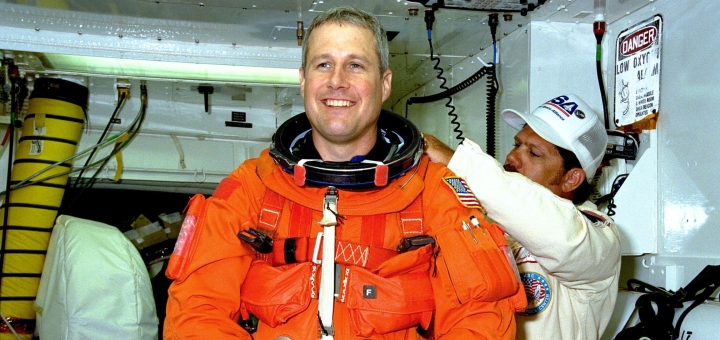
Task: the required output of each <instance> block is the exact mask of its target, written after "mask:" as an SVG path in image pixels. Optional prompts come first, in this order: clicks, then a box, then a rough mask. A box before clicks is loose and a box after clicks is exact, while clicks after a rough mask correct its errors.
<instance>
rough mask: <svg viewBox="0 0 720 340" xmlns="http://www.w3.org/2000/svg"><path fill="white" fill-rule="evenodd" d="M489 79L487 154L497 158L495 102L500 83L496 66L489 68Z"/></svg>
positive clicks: (486, 120) (486, 122) (486, 123)
mask: <svg viewBox="0 0 720 340" xmlns="http://www.w3.org/2000/svg"><path fill="white" fill-rule="evenodd" d="M489 69H490V71H489V72H488V79H487V99H486V103H485V105H486V111H485V112H486V116H485V125H486V130H487V144H486V149H487V154H488V155H490V156H491V157H493V158H495V112H496V111H495V109H496V108H495V101H496V99H497V93H498V86H497V85H498V83H497V78H496V77H495V65H492V67H489Z"/></svg>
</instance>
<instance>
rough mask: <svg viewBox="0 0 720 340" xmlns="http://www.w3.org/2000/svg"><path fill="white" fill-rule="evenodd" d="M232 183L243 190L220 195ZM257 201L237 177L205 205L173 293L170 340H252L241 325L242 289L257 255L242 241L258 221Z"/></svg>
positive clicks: (167, 329) (168, 320) (166, 331)
mask: <svg viewBox="0 0 720 340" xmlns="http://www.w3.org/2000/svg"><path fill="white" fill-rule="evenodd" d="M226 181H229V182H233V183H234V185H235V186H237V187H236V188H234V189H233V190H227V188H225V191H222V195H218V192H219V191H221V189H222V188H221V187H222V186H223V185H224V184H227V183H228V182H226ZM256 195H258V193H257V190H253V188H252V187H248V184H247V182H240V180H239V178H238V171H236V172H234V173H233V174H232V175H231V176H230V180H228V179H226V180H224V181H223V183H221V184H220V185H219V186H218V189H217V190H216V193H215V194H214V195H213V197H210V198H209V199H207V200H206V201H204V202H203V204H204V207H203V209H200V214H201V215H202V216H201V217H200V218H199V220H198V223H197V226H196V228H195V231H194V234H193V235H192V239H193V242H195V244H194V246H193V247H192V253H191V254H190V255H189V256H188V258H187V259H186V262H185V263H184V264H183V266H182V268H183V269H182V270H180V271H176V272H177V277H175V278H174V279H175V281H174V282H173V283H172V284H171V286H170V289H169V291H168V293H169V297H168V302H167V313H166V318H165V324H164V326H165V328H164V332H163V333H164V339H251V337H250V335H249V334H248V333H247V332H246V331H245V330H243V329H242V328H241V327H240V326H239V325H238V324H237V320H238V318H239V316H240V288H241V286H242V283H243V281H244V279H245V276H246V274H247V271H248V269H249V267H250V263H251V261H252V260H253V258H254V252H253V251H252V248H250V247H248V246H247V245H245V244H242V243H241V241H240V240H239V239H238V238H237V236H236V235H237V233H238V232H239V231H240V230H241V229H247V227H248V225H249V224H250V223H252V222H251V221H253V218H254V216H257V214H256V213H255V211H257V210H256V209H257V203H256V202H255V201H256V200H255V199H253V197H255V196H256ZM260 197H262V196H260ZM254 219H255V220H256V219H257V218H256V217H255V218H254ZM186 220H187V218H186ZM183 228H185V226H183ZM177 251H178V249H177V245H176V249H175V253H177ZM174 255H175V254H173V256H174ZM171 261H172V259H171ZM171 264H172V263H171Z"/></svg>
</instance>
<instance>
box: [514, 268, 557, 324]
mask: <svg viewBox="0 0 720 340" xmlns="http://www.w3.org/2000/svg"><path fill="white" fill-rule="evenodd" d="M521 276H522V283H523V286H524V287H525V296H527V299H528V306H527V309H526V310H525V313H523V314H525V315H534V314H538V313H540V312H542V311H543V310H545V308H547V306H548V304H549V303H550V300H551V299H552V291H551V289H550V285H549V284H548V282H547V280H546V279H545V277H544V276H542V275H540V274H538V273H532V272H527V273H522V274H521Z"/></svg>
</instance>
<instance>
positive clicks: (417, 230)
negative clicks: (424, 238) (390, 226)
mask: <svg viewBox="0 0 720 340" xmlns="http://www.w3.org/2000/svg"><path fill="white" fill-rule="evenodd" d="M400 226H401V227H402V231H403V235H404V236H405V237H412V236H418V235H424V234H425V226H424V225H423V204H422V195H418V197H416V198H415V200H414V201H413V202H412V203H411V204H410V205H409V206H408V207H407V208H405V209H404V210H403V211H401V212H400Z"/></svg>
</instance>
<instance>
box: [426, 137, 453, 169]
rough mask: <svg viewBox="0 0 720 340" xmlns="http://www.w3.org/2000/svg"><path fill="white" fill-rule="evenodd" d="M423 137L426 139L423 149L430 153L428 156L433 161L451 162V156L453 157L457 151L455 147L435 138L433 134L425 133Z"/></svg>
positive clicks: (427, 153) (446, 163)
mask: <svg viewBox="0 0 720 340" xmlns="http://www.w3.org/2000/svg"><path fill="white" fill-rule="evenodd" d="M423 139H424V140H425V146H424V147H423V151H424V152H425V154H426V155H428V157H430V160H431V161H433V162H438V163H443V164H445V165H448V163H450V158H452V156H453V154H454V153H455V151H453V149H451V148H450V147H449V146H447V145H445V144H443V142H441V141H440V140H438V139H437V138H435V136H433V135H428V134H424V135H423Z"/></svg>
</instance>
